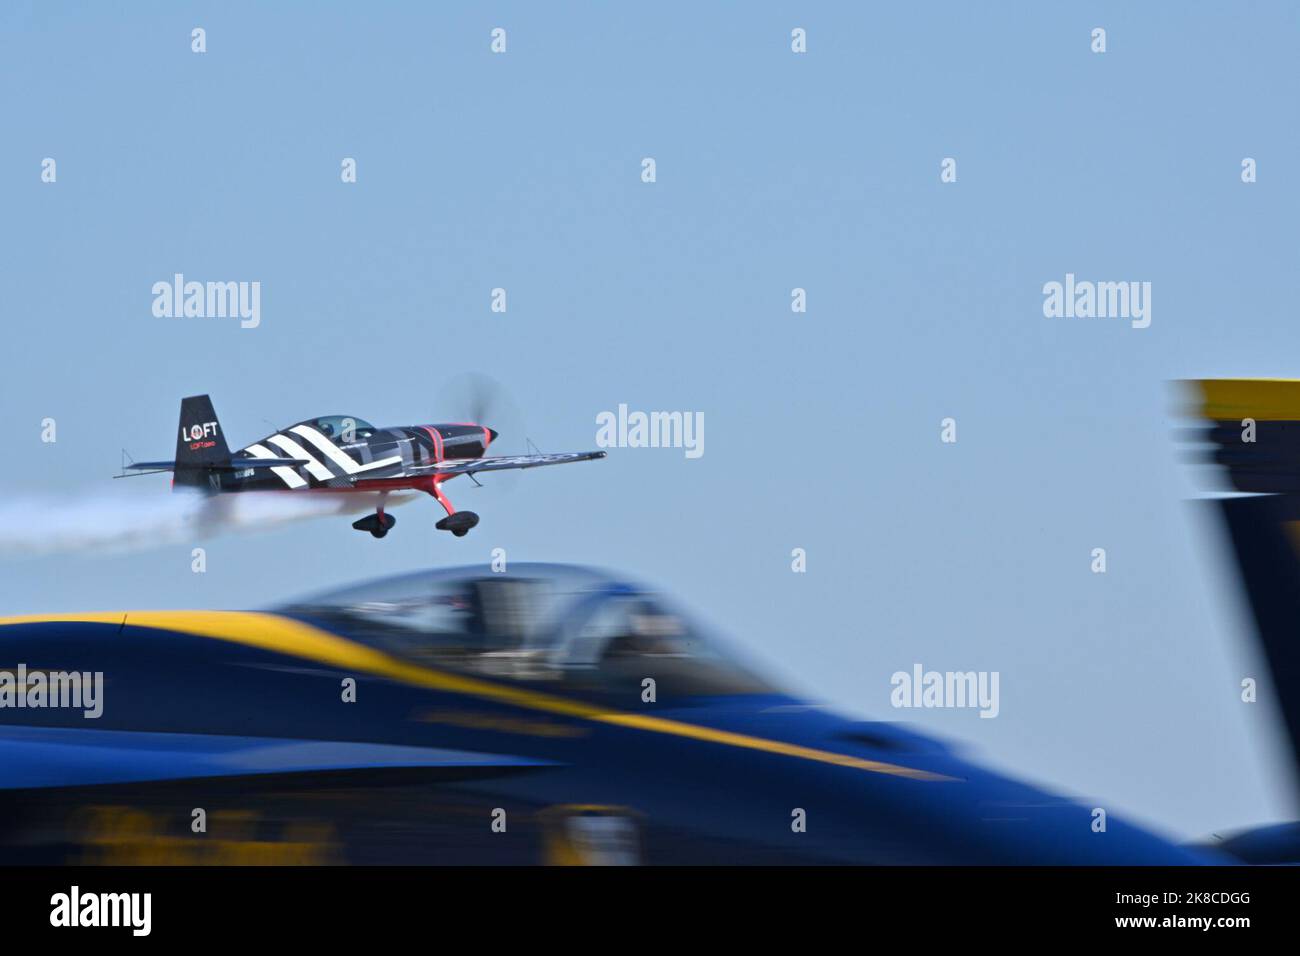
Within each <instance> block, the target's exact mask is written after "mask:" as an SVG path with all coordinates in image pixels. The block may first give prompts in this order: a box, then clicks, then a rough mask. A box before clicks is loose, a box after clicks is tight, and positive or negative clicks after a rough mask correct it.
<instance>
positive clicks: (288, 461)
mask: <svg viewBox="0 0 1300 956" xmlns="http://www.w3.org/2000/svg"><path fill="white" fill-rule="evenodd" d="M305 464H307V461H306V460H305V459H303V458H231V459H230V460H229V461H223V462H221V463H220V464H215V465H203V466H201V467H202V468H203V469H204V470H206V471H235V470H236V469H241V468H280V467H287V468H294V467H296V466H298V465H305ZM186 467H190V466H186ZM125 468H126V470H127V471H142V470H148V471H173V470H174V469H175V468H176V462H174V461H134V462H132V463H131V464H129V465H126V466H125Z"/></svg>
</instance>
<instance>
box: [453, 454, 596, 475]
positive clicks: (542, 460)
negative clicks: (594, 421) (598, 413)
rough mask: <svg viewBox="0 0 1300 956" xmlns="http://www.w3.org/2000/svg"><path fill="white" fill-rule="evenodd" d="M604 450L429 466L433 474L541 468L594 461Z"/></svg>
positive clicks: (462, 459)
mask: <svg viewBox="0 0 1300 956" xmlns="http://www.w3.org/2000/svg"><path fill="white" fill-rule="evenodd" d="M604 457H605V452H603V451H566V452H558V453H556V454H554V455H514V456H502V457H496V458H450V459H448V460H446V461H440V462H438V463H437V464H435V465H431V466H429V469H428V473H429V474H433V475H472V474H474V473H475V472H479V471H505V470H506V469H508V468H540V467H541V466H542V465H563V464H567V463H568V462H571V461H593V460H595V459H597V458H604Z"/></svg>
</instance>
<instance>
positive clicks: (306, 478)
mask: <svg viewBox="0 0 1300 956" xmlns="http://www.w3.org/2000/svg"><path fill="white" fill-rule="evenodd" d="M496 438H497V433H496V432H495V431H493V430H492V429H491V428H488V427H487V426H486V425H479V424H476V423H473V422H457V423H453V424H442V425H397V426H393V427H390V428H376V427H375V426H374V425H371V424H370V423H369V422H367V421H365V420H363V419H360V418H356V417H353V416H348V415H326V416H324V417H321V418H309V419H307V420H306V421H302V422H299V423H298V424H296V425H291V426H289V427H288V428H286V429H283V430H281V431H278V432H276V433H275V434H273V435H268V436H267V437H266V438H263V439H262V440H261V441H257V442H254V443H253V444H251V445H246V446H245V447H244V448H242V449H240V450H239V451H238V452H236V453H235V454H233V455H232V454H231V453H230V449H229V448H228V447H227V446H226V439H225V437H224V436H223V435H222V432H221V425H220V423H219V422H218V421H217V413H216V412H215V411H214V410H213V408H212V402H211V400H210V399H209V398H208V396H206V395H195V396H191V397H190V398H186V399H182V400H181V420H180V434H179V435H178V437H177V439H176V459H175V460H174V461H141V462H131V463H129V464H126V465H124V469H125V470H126V471H133V472H135V473H137V474H151V473H159V472H166V471H170V472H172V488H173V489H191V490H197V491H200V492H204V493H208V494H221V493H225V492H230V491H313V492H342V493H351V494H357V493H360V494H363V495H365V496H366V497H365V498H364V499H360V500H359V501H358V504H361V505H362V507H363V508H367V509H368V508H369V507H371V504H372V503H373V507H374V509H375V511H374V513H373V514H369V515H366V517H364V518H362V519H360V520H359V521H355V522H353V524H352V527H354V528H356V529H357V530H358V531H369V532H370V533H371V534H372V535H374V536H375V537H376V538H382V537H383V536H384V535H386V534H388V532H389V530H390V529H391V528H392V527H393V525H395V524H396V523H397V519H396V518H394V517H393V516H392V515H390V514H387V513H386V512H385V506H386V505H388V504H389V503H390V501H389V496H390V495H395V496H402V495H409V494H410V493H413V492H419V491H422V492H425V493H427V494H430V495H433V497H435V498H437V499H438V504H440V505H442V507H443V508H444V509H446V511H447V516H446V517H445V518H443V519H442V520H441V521H439V522H438V523H437V525H436V527H437V528H438V529H439V530H441V531H450V532H451V533H452V534H454V535H455V536H456V537H458V538H459V537H463V536H464V535H465V534H466V533H467V532H468V531H469V529H470V528H472V527H474V526H475V525H476V524H478V515H476V514H475V513H474V512H472V511H457V510H456V509H455V508H454V507H452V504H451V502H450V501H449V500H447V496H446V495H444V494H443V492H442V484H443V482H445V481H449V480H451V479H452V478H455V477H456V476H457V475H469V476H470V479H471V480H473V479H474V475H475V474H477V473H478V472H481V471H501V470H503V469H507V468H537V467H539V466H541V465H561V464H564V463H566V462H570V461H589V460H591V459H595V458H604V457H605V453H604V452H603V451H580V452H563V453H560V454H553V455H541V454H539V455H515V456H510V457H491V456H488V454H487V450H488V447H489V446H490V445H491V444H492V442H493V441H495V440H496ZM119 477H120V476H119ZM394 503H396V502H394Z"/></svg>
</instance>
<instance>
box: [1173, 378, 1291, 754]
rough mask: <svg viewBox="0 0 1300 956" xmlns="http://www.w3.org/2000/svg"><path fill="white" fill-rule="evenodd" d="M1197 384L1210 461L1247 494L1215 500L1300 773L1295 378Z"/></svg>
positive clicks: (1203, 382) (1238, 489) (1233, 380)
mask: <svg viewBox="0 0 1300 956" xmlns="http://www.w3.org/2000/svg"><path fill="white" fill-rule="evenodd" d="M1194 385H1195V386H1196V388H1197V389H1198V390H1199V392H1200V396H1199V397H1200V404H1199V408H1198V409H1197V413H1198V414H1199V415H1200V417H1201V418H1203V419H1205V420H1206V421H1207V422H1208V423H1209V426H1210V427H1209V428H1208V429H1207V430H1206V431H1205V433H1204V435H1203V436H1202V437H1203V438H1204V440H1206V441H1208V442H1209V444H1210V445H1211V446H1212V448H1213V451H1212V454H1211V457H1210V460H1212V461H1213V462H1215V463H1216V464H1218V465H1220V466H1222V467H1223V469H1224V470H1225V472H1226V474H1227V477H1228V479H1229V481H1230V483H1231V486H1232V488H1233V489H1234V490H1235V491H1237V492H1241V493H1244V496H1237V497H1225V498H1221V499H1220V500H1219V501H1218V505H1219V508H1220V510H1221V512H1222V514H1223V517H1224V520H1225V522H1226V523H1227V527H1228V534H1229V536H1230V538H1231V540H1232V547H1233V550H1234V552H1235V553H1236V558H1237V565H1238V568H1239V569H1240V571H1241V582H1242V586H1243V588H1244V590H1245V592H1246V597H1247V598H1248V599H1249V601H1250V607H1251V611H1252V612H1253V614H1254V618H1255V627H1256V630H1257V632H1258V634H1259V641H1260V644H1261V647H1262V650H1263V651H1264V655H1265V658H1266V659H1267V661H1268V667H1269V670H1270V672H1271V673H1272V677H1273V686H1274V688H1275V691H1276V693H1277V696H1278V705H1279V709H1280V710H1281V712H1282V717H1283V720H1284V721H1285V723H1286V729H1287V734H1288V736H1289V738H1290V742H1291V748H1292V754H1293V758H1294V761H1295V764H1294V766H1295V770H1296V772H1297V774H1300V381H1290V380H1282V379H1214V380H1206V381H1200V382H1196V383H1194Z"/></svg>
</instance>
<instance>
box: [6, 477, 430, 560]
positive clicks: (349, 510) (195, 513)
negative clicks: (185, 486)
mask: <svg viewBox="0 0 1300 956" xmlns="http://www.w3.org/2000/svg"><path fill="white" fill-rule="evenodd" d="M413 497H415V496H413V495H401V496H399V495H390V496H389V497H388V500H387V503H386V504H385V507H386V508H391V507H393V506H394V505H398V504H403V503H405V502H406V501H410V500H411V499H412V498H413ZM377 501H378V495H377V494H374V493H356V492H348V493H333V492H298V493H294V492H274V491H264V492H259V491H244V492H238V493H232V494H224V495H216V496H207V495H202V494H198V493H192V492H185V491H176V492H172V493H171V494H168V493H166V492H164V493H162V494H160V495H157V496H153V495H150V496H137V495H130V496H128V495H119V496H99V497H91V498H83V497H72V498H68V497H60V498H40V497H28V498H24V497H14V496H9V497H6V498H3V499H0V554H7V555H14V554H19V555H22V554H26V555H31V554H51V553H57V552H68V551H113V552H116V551H134V550H140V549H143V548H155V547H160V546H163V545H168V544H178V543H183V542H188V541H195V540H199V539H203V538H211V537H215V536H217V535H220V534H229V533H247V532H250V531H263V530H270V529H272V528H275V527H278V526H281V525H284V524H288V523H291V522H295V521H305V520H307V519H310V518H321V517H326V516H330V515H346V514H364V513H365V512H367V511H373V510H374V509H375V505H376V503H377Z"/></svg>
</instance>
